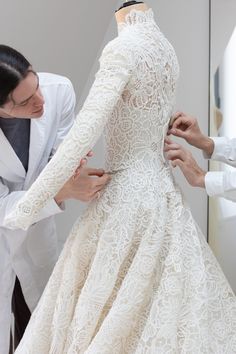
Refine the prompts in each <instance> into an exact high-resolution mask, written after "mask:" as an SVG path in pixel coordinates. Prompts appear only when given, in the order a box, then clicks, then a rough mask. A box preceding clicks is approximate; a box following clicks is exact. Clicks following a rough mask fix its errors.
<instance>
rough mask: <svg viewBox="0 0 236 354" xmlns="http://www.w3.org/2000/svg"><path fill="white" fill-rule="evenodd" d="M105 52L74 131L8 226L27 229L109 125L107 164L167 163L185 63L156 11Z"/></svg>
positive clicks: (122, 31)
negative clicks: (169, 131) (159, 23)
mask: <svg viewBox="0 0 236 354" xmlns="http://www.w3.org/2000/svg"><path fill="white" fill-rule="evenodd" d="M118 30H119V35H118V37H117V38H115V39H114V40H113V41H111V42H110V43H108V45H107V46H106V47H105V49H104V50H103V53H102V55H101V58H100V69H99V71H98V73H97V74H96V79H95V81H94V83H93V86H92V88H91V90H90V93H89V95H88V97H87V99H86V101H85V104H84V106H83V108H82V110H81V111H80V113H79V114H78V116H77V119H76V121H75V123H74V126H73V127H72V129H71V131H70V132H69V134H68V135H67V137H66V138H65V140H64V142H63V143H62V144H61V146H60V147H59V149H58V151H57V153H56V154H55V156H54V157H53V158H52V160H51V161H50V163H49V164H48V165H47V167H46V168H45V169H44V171H43V172H42V173H41V175H40V176H39V178H38V179H37V180H36V181H35V183H34V184H33V185H32V187H31V188H30V189H29V191H28V192H27V193H26V194H25V196H24V197H23V198H22V199H21V200H20V201H19V203H18V205H17V207H16V209H15V210H14V211H13V212H12V213H11V214H10V215H9V217H8V219H7V226H8V227H12V228H23V229H27V228H28V227H29V225H30V224H32V222H33V220H34V217H35V216H36V215H37V213H38V212H39V210H40V209H41V208H42V207H43V206H44V205H45V204H46V203H47V202H48V200H49V199H50V198H53V197H54V196H55V195H56V193H57V192H58V191H59V190H60V189H61V187H62V186H63V185H64V183H65V182H66V181H67V180H68V179H69V178H70V177H71V176H72V175H73V173H74V171H75V170H76V168H77V167H78V165H79V164H80V160H81V158H82V157H83V156H85V155H86V153H87V152H88V151H89V150H90V149H91V148H92V147H93V146H94V145H95V143H96V141H97V140H98V138H99V137H100V136H101V134H102V132H103V130H104V129H105V140H106V168H107V169H108V170H109V171H119V170H123V169H127V168H135V166H137V165H139V164H140V162H142V161H144V160H145V161H149V163H150V164H152V161H153V169H156V168H157V165H158V166H159V167H160V165H163V164H164V162H165V160H164V157H163V141H164V136H165V134H166V131H167V128H168V123H169V119H170V117H171V113H172V110H173V104H174V99H175V94H176V82H177V79H178V73H179V67H178V62H177V58H176V55H175V52H174V49H173V47H172V46H171V45H170V43H169V42H168V41H167V39H166V38H165V37H164V35H163V34H162V33H161V31H160V29H159V28H158V26H157V25H156V23H155V21H154V17H153V12H152V10H151V9H149V10H148V11H146V12H142V11H136V10H132V11H131V12H130V13H129V14H128V15H127V16H126V20H125V22H124V23H122V24H120V25H119V26H118Z"/></svg>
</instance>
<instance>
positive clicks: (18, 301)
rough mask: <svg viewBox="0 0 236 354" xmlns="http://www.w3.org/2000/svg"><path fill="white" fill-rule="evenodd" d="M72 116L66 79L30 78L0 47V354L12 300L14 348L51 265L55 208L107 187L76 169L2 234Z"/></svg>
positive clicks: (21, 61) (4, 351)
mask: <svg viewBox="0 0 236 354" xmlns="http://www.w3.org/2000/svg"><path fill="white" fill-rule="evenodd" d="M74 109H75V94H74V90H73V87H72V84H71V82H70V81H69V80H68V79H67V78H65V77H62V76H58V75H53V74H47V73H41V74H37V73H36V72H35V71H34V70H33V69H32V66H31V65H30V63H29V62H28V61H27V60H26V58H25V57H24V56H23V55H22V54H20V53H19V52H17V51H15V50H14V49H12V48H9V47H7V46H4V45H0V353H1V354H8V352H9V343H10V326H11V311H12V298H13V300H14V301H13V305H14V306H13V312H15V317H17V316H18V315H19V313H20V317H21V318H15V321H16V329H17V330H18V332H19V333H18V335H17V336H16V338H15V340H16V341H17V342H18V341H19V340H20V339H21V338H20V337H21V336H22V335H23V332H24V329H25V326H26V325H27V322H28V320H29V317H30V313H31V312H32V311H33V309H34V308H35V306H36V304H37V302H38V300H39V298H40V295H41V294H42V291H43V289H44V287H45V285H46V283H47V281H48V279H49V276H50V274H51V271H52V269H53V267H54V265H55V262H56V261H57V257H58V249H57V246H58V240H57V235H56V228H55V222H54V215H56V214H58V213H61V212H62V210H63V204H62V202H63V201H64V200H66V199H70V198H74V199H80V200H83V201H87V200H90V199H92V198H95V197H96V195H97V193H99V191H100V190H101V189H102V188H103V187H104V185H105V184H106V183H107V182H108V181H109V179H110V177H109V176H108V175H106V174H104V171H102V170H96V169H88V168H83V169H82V168H81V166H80V168H79V169H78V171H77V174H76V175H75V176H73V177H72V178H71V179H70V180H69V181H68V182H67V183H66V184H65V186H64V187H63V188H62V190H61V191H60V192H59V193H58V195H57V196H56V197H55V199H53V200H51V201H50V202H49V203H48V204H47V205H46V206H45V208H44V209H43V210H42V212H41V213H40V215H39V217H38V218H37V219H36V220H34V224H33V225H32V226H31V227H30V228H29V230H28V231H22V230H16V231H12V230H9V229H7V228H6V227H5V226H4V222H5V216H6V215H7V214H8V213H9V211H10V209H11V208H12V207H13V206H14V205H15V203H16V202H17V201H18V200H19V199H20V198H21V197H22V195H23V194H24V193H25V191H26V190H27V189H28V188H29V186H30V185H31V184H32V183H33V182H34V180H35V179H36V178H37V176H38V175H39V173H40V171H41V170H42V169H43V168H44V167H45V165H46V164H47V162H48V161H49V159H50V156H51V155H52V154H53V153H54V152H55V150H56V149H57V148H58V146H59V144H60V142H61V141H62V140H63V138H64V137H65V135H66V134H67V132H68V131H69V129H70V128H71V126H72V124H73V120H74ZM84 162H85V161H82V165H83V164H84ZM78 167H79V166H78ZM92 176H93V177H92ZM94 176H96V178H94ZM17 307H18V308H17ZM17 313H18V315H17ZM17 321H21V323H17ZM22 321H23V322H24V323H23V324H22ZM19 327H20V328H19ZM22 327H23V328H22ZM13 337H14V336H13ZM16 344H17V343H16Z"/></svg>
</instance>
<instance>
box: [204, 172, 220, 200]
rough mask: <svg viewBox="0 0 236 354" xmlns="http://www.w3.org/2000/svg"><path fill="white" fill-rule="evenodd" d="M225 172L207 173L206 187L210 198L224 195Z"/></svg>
mask: <svg viewBox="0 0 236 354" xmlns="http://www.w3.org/2000/svg"><path fill="white" fill-rule="evenodd" d="M223 178H224V172H207V174H206V176H205V187H206V191H207V194H208V195H209V196H210V197H213V196H217V195H222V194H223V193H224V182H223Z"/></svg>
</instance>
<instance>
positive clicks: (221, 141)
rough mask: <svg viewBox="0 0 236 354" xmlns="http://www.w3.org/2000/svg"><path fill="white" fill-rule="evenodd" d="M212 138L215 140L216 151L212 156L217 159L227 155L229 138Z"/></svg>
mask: <svg viewBox="0 0 236 354" xmlns="http://www.w3.org/2000/svg"><path fill="white" fill-rule="evenodd" d="M211 139H212V140H213V141H214V151H213V154H212V156H211V159H212V160H217V159H221V158H222V157H225V155H226V152H225V150H226V147H227V144H228V140H227V138H224V137H220V138H218V137H217V138H216V137H211Z"/></svg>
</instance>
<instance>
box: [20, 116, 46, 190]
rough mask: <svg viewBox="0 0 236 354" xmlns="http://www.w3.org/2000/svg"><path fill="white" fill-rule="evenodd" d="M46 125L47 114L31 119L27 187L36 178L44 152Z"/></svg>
mask: <svg viewBox="0 0 236 354" xmlns="http://www.w3.org/2000/svg"><path fill="white" fill-rule="evenodd" d="M46 123H47V122H46V113H45V112H44V114H43V116H42V117H41V118H37V119H31V127H30V148H29V164H28V172H27V175H26V180H25V185H27V184H28V182H29V181H30V180H31V178H32V177H33V176H34V174H35V171H36V170H37V168H38V166H39V163H40V160H41V157H42V154H43V152H44V147H45V141H46Z"/></svg>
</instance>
